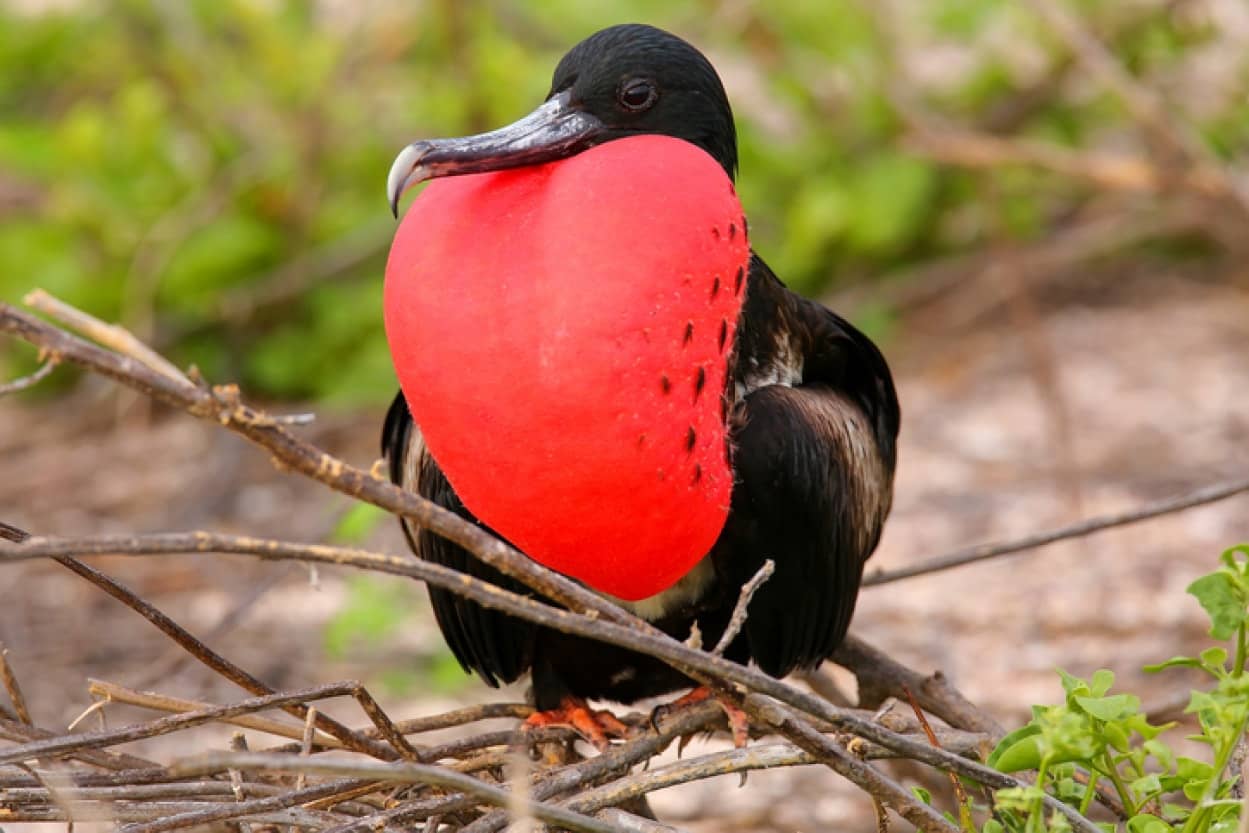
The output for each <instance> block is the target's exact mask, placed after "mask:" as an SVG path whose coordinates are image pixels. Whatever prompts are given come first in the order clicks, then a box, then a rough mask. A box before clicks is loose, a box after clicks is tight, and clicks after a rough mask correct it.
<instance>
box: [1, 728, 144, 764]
mask: <svg viewBox="0 0 1249 833" xmlns="http://www.w3.org/2000/svg"><path fill="white" fill-rule="evenodd" d="M57 737H60V735H57V734H55V733H54V732H49V731H48V730H47V729H40V728H39V727H38V726H27V725H26V724H24V723H18V722H17V721H10V720H4V719H2V718H0V739H4V740H11V741H14V742H16V743H23V744H24V743H32V742H35V741H41V740H49V739H52V738H57ZM72 757H73V758H76V759H77V760H80V761H82V762H83V763H86V764H90V765H91V766H98V767H101V768H103V769H111V770H114V771H115V772H119V773H127V774H129V773H133V772H135V771H143V772H152V771H155V770H156V769H158V768H159V766H160V765H159V764H157V763H156V762H154V761H149V760H147V759H146V758H140V757H138V756H137V755H129V754H126V753H124V752H96V751H92V750H85V751H81V752H76V753H75V754H74V755H73V756H72Z"/></svg>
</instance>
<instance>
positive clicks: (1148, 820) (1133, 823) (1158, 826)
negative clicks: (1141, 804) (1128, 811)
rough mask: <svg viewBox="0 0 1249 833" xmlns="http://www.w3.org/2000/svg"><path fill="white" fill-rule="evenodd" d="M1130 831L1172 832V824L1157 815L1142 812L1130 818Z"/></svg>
mask: <svg viewBox="0 0 1249 833" xmlns="http://www.w3.org/2000/svg"><path fill="white" fill-rule="evenodd" d="M1128 831H1129V833H1171V825H1169V824H1167V823H1166V822H1165V821H1163V820H1162V819H1160V818H1158V817H1157V816H1154V815H1150V814H1149V813H1141V814H1140V815H1136V816H1132V818H1130V819H1128Z"/></svg>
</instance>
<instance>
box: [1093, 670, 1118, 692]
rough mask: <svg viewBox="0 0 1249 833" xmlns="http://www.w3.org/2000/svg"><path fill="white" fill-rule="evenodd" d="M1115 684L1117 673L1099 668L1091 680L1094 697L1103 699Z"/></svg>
mask: <svg viewBox="0 0 1249 833" xmlns="http://www.w3.org/2000/svg"><path fill="white" fill-rule="evenodd" d="M1114 684H1115V672H1113V671H1111V670H1109V669H1107V668H1099V669H1097V670H1096V671H1094V672H1093V676H1092V677H1090V678H1089V688H1091V689H1092V690H1093V696H1094V697H1101V696H1102V695H1104V694H1105V693H1106V692H1107V691H1110V687H1111V686H1113V685H1114Z"/></svg>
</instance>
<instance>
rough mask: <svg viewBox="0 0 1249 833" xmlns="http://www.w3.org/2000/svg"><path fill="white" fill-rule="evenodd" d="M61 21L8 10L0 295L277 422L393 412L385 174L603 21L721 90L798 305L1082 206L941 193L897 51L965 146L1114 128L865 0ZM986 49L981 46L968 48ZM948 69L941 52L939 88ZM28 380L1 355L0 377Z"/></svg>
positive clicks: (995, 44)
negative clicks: (317, 407)
mask: <svg viewBox="0 0 1249 833" xmlns="http://www.w3.org/2000/svg"><path fill="white" fill-rule="evenodd" d="M51 5H52V6H53V8H55V7H56V6H58V5H60V4H51ZM1080 8H1081V13H1082V14H1084V15H1085V17H1086V19H1087V21H1088V22H1089V25H1090V26H1091V27H1092V28H1093V29H1094V30H1096V31H1098V32H1099V33H1107V36H1108V39H1109V40H1110V43H1111V46H1112V48H1113V49H1114V50H1115V51H1116V53H1117V54H1119V55H1120V57H1121V58H1122V59H1123V60H1124V61H1125V62H1126V64H1127V66H1128V67H1129V68H1130V70H1131V71H1133V72H1135V73H1138V74H1141V75H1145V74H1147V73H1150V72H1153V71H1157V70H1160V69H1161V70H1165V69H1167V68H1169V67H1173V66H1175V65H1176V64H1178V63H1179V62H1182V61H1184V60H1186V59H1187V58H1188V57H1189V56H1191V55H1192V54H1194V53H1195V51H1196V50H1200V49H1201V48H1202V47H1203V45H1204V44H1206V43H1207V42H1208V41H1209V40H1210V38H1211V37H1213V36H1214V34H1215V33H1214V32H1212V31H1211V28H1210V27H1209V26H1208V25H1205V24H1202V23H1201V22H1200V21H1199V20H1197V16H1191V15H1188V16H1184V15H1178V16H1177V15H1173V14H1171V13H1169V12H1168V11H1167V10H1166V9H1165V8H1162V7H1159V9H1158V10H1156V11H1155V10H1151V9H1146V8H1142V9H1135V7H1134V9H1133V10H1132V11H1131V12H1130V13H1128V12H1119V11H1116V7H1115V4H1094V3H1087V4H1082V5H1081V6H1080ZM69 9H70V10H69V11H48V12H41V13H36V12H29V11H18V10H16V9H14V8H10V7H9V6H7V5H3V4H0V114H2V115H0V262H3V264H4V267H5V268H4V269H2V270H0V299H3V300H5V301H14V300H18V299H20V298H21V297H22V295H24V294H25V292H26V291H28V290H29V289H31V288H33V287H35V286H41V287H44V288H46V289H48V290H50V291H52V292H54V293H56V294H58V295H61V296H63V297H65V298H66V300H68V301H70V302H71V303H74V304H77V305H79V306H82V307H84V308H86V309H87V310H89V311H91V312H93V313H95V314H97V315H100V316H102V317H104V318H106V319H110V320H120V321H122V322H123V323H124V324H126V325H127V326H129V327H130V328H132V329H134V330H136V331H137V332H138V334H139V335H140V336H142V337H145V338H150V339H154V340H155V341H156V342H157V344H158V346H160V347H161V348H162V349H165V350H167V351H170V352H171V353H172V355H173V357H174V358H175V359H176V360H178V361H180V362H182V363H192V362H193V363H196V364H198V365H199V366H200V367H201V368H202V369H204V371H205V372H206V373H208V374H209V375H210V377H216V378H218V379H220V378H222V377H229V378H238V379H240V380H241V381H242V382H243V383H244V384H245V385H246V386H247V387H248V388H250V389H251V390H253V391H254V392H258V393H263V394H267V395H269V396H274V397H288V398H312V399H319V400H325V401H329V402H332V403H344V404H358V403H364V402H368V403H374V404H382V403H384V402H385V401H386V400H387V399H388V398H389V396H390V395H391V392H392V391H393V388H394V380H393V376H392V373H391V370H390V365H389V361H388V359H387V354H386V349H385V342H384V338H383V334H382V329H381V316H380V305H381V298H380V290H381V273H382V268H383V263H384V258H385V250H386V246H387V243H388V238H389V235H390V230H391V229H392V228H393V222H392V221H391V219H390V217H389V216H388V213H387V208H386V205H385V200H384V199H383V198H382V183H383V181H384V179H385V176H386V171H387V169H388V167H389V163H390V161H391V159H392V158H393V156H394V154H395V153H396V152H397V151H398V149H399V148H401V147H402V146H403V145H404V144H406V143H407V142H408V141H411V140H412V139H415V138H418V137H422V136H433V135H453V134H462V133H465V132H471V131H477V130H483V129H487V128H490V127H493V126H497V125H499V124H502V123H504V122H507V121H510V120H512V119H514V118H516V117H517V116H519V115H521V114H523V113H524V112H526V111H527V110H528V109H529V108H530V107H532V106H533V105H534V104H535V103H536V102H538V101H539V100H540V99H541V98H542V96H543V95H544V94H545V92H546V87H547V84H548V82H549V78H550V71H551V69H552V67H553V65H554V63H555V61H556V60H557V59H558V57H559V56H560V54H561V53H562V52H563V51H564V50H565V49H566V48H567V47H568V46H570V45H571V44H572V43H574V42H575V41H576V40H578V39H579V38H581V37H583V36H585V35H586V34H588V33H590V32H591V31H593V30H595V29H597V28H600V27H602V26H605V25H608V24H611V23H616V22H621V21H627V20H643V21H647V22H651V23H654V24H656V25H659V26H663V27H666V28H669V29H672V30H675V31H677V32H680V33H681V34H683V35H685V36H687V37H689V38H690V39H692V40H693V41H695V42H696V43H698V44H699V45H700V46H701V47H703V48H704V49H705V50H706V51H707V52H708V53H709V54H710V55H711V57H712V59H713V60H714V61H715V63H716V64H717V66H718V67H719V68H720V69H721V70H722V73H723V75H724V77H725V79H726V81H727V84H728V87H729V89H730V92H731V94H732V97H733V100H734V104H735V107H736V114H737V120H738V124H739V131H740V150H741V183H740V185H741V187H740V193H741V194H742V196H743V199H744V202H745V204H746V207H747V211H748V212H749V213H750V216H751V219H752V224H751V226H752V231H753V241H754V243H755V244H756V247H757V249H758V250H759V251H760V253H761V254H762V255H763V256H764V257H765V258H766V259H768V261H769V262H770V263H771V264H772V265H773V266H774V267H775V268H776V269H777V271H778V273H779V274H780V275H782V276H783V277H784V278H785V279H786V280H787V281H788V282H789V283H790V284H792V285H794V286H795V287H796V288H798V289H799V290H801V291H804V292H808V293H816V292H820V291H821V290H824V289H826V288H828V287H830V286H833V285H835V284H844V283H847V282H851V281H864V280H874V279H876V278H878V277H879V276H881V275H884V274H886V273H888V272H890V271H893V270H896V269H900V268H905V267H907V266H910V265H913V264H916V263H918V262H920V261H923V260H925V259H928V258H932V257H936V256H940V255H943V254H947V253H956V252H959V251H963V250H966V249H969V248H975V247H980V246H985V245H997V244H999V243H1002V242H1009V241H1011V240H1016V239H1024V238H1031V237H1036V236H1039V235H1042V234H1044V233H1045V232H1046V230H1047V229H1050V228H1052V227H1054V226H1055V225H1056V224H1058V223H1061V222H1063V218H1064V217H1069V216H1070V215H1072V214H1073V213H1075V212H1076V211H1078V209H1079V208H1080V206H1081V205H1082V203H1083V202H1084V201H1085V200H1086V199H1087V196H1088V194H1087V190H1086V188H1085V187H1084V186H1083V185H1081V184H1079V183H1075V182H1071V181H1065V180H1059V179H1056V178H1054V177H1051V176H1045V175H1038V174H1037V173H1036V172H1034V171H1030V170H1025V169H1018V168H1005V169H995V170H992V171H986V172H983V173H970V172H954V171H952V170H951V169H949V168H946V167H943V166H941V165H939V164H938V163H936V162H934V161H931V160H928V159H925V158H922V157H919V156H915V155H913V154H912V153H911V152H910V151H909V150H908V149H907V148H906V146H905V144H904V142H903V141H902V139H903V138H904V137H905V135H906V133H907V128H906V127H905V126H904V125H903V122H902V120H901V119H900V118H899V116H898V114H897V113H896V112H895V110H894V106H893V103H892V100H891V97H890V94H889V84H890V83H893V80H894V79H895V78H896V77H897V75H896V72H897V64H898V62H899V61H898V57H897V56H896V55H895V53H896V52H897V51H898V50H899V48H901V47H905V48H907V49H912V50H915V51H916V52H917V53H920V54H921V56H922V57H923V60H924V61H926V62H927V63H923V62H921V63H922V65H924V66H928V65H932V66H936V67H938V70H939V71H937V72H934V73H931V77H929V76H930V74H929V73H925V72H921V73H918V74H917V75H915V77H913V78H911V80H910V82H909V83H910V84H911V86H912V87H913V88H912V89H910V90H909V91H908V92H909V94H911V95H913V96H914V98H915V99H916V100H918V101H922V102H923V103H924V104H925V105H927V106H929V107H930V108H931V109H933V110H934V111H935V112H938V113H940V114H941V117H942V118H944V119H948V120H950V121H951V122H953V123H955V124H958V123H960V122H962V123H967V124H973V125H975V124H979V123H981V122H982V121H983V120H984V119H985V118H986V114H990V115H991V114H993V113H996V112H998V111H999V110H1002V109H1003V108H1006V109H1010V108H1011V107H1012V106H1014V105H1015V104H1016V103H1017V102H1019V101H1021V100H1022V101H1032V102H1033V103H1032V105H1031V106H1030V107H1029V108H1027V109H1025V110H1022V111H1020V115H1019V116H1018V117H1017V119H1016V122H1015V123H1014V124H1012V126H1011V128H1010V130H1011V132H1015V133H1018V134H1021V135H1024V136H1027V137H1032V138H1041V139H1045V140H1048V141H1055V142H1059V143H1062V144H1069V145H1075V146H1080V145H1087V144H1089V143H1091V142H1093V141H1097V140H1100V139H1101V138H1102V137H1106V136H1110V137H1115V136H1119V135H1121V134H1123V133H1124V131H1125V126H1129V125H1131V119H1130V117H1128V116H1127V115H1126V114H1125V113H1124V112H1123V108H1122V107H1121V106H1119V105H1118V104H1117V103H1116V102H1115V101H1114V99H1113V98H1112V97H1111V96H1109V95H1106V94H1104V93H1103V92H1101V91H1099V90H1096V89H1088V88H1087V85H1078V86H1079V87H1080V89H1079V92H1078V94H1074V95H1073V94H1069V91H1068V88H1069V87H1071V86H1072V85H1069V84H1056V85H1054V86H1053V89H1052V90H1051V91H1050V93H1049V94H1048V97H1040V98H1036V97H1035V96H1033V97H1032V98H1030V97H1029V96H1030V95H1031V93H1030V90H1031V87H1030V85H1032V84H1034V83H1035V81H1036V79H1035V77H1034V75H1035V73H1033V74H1031V75H1030V74H1029V72H1027V71H1025V69H1026V65H1027V62H1024V63H1022V64H1021V62H1020V61H1018V60H1015V56H1014V55H1013V52H1014V51H1016V50H1013V49H1012V48H1010V45H1012V44H1019V45H1023V46H1024V47H1026V48H1024V49H1022V50H1019V51H1022V52H1026V53H1027V54H1028V55H1029V56H1031V57H1030V58H1029V61H1031V63H1032V65H1050V66H1053V67H1061V66H1062V65H1063V64H1064V62H1065V61H1067V58H1066V56H1065V53H1064V50H1063V48H1062V46H1061V45H1060V44H1059V43H1058V42H1057V39H1056V38H1054V37H1053V35H1052V33H1050V32H1049V30H1048V29H1047V28H1046V27H1045V26H1044V25H1043V24H1041V23H1040V22H1039V21H1038V20H1037V19H1036V18H1035V16H1034V15H1032V14H1031V13H1029V12H1028V11H1027V10H1026V9H1025V8H1023V7H1021V6H1020V5H1019V4H1017V3H1012V2H1009V1H1008V0H974V2H968V0H930V2H927V3H925V4H921V7H917V9H918V10H917V11H916V13H914V14H912V13H908V14H906V15H904V16H902V17H901V18H900V19H899V21H898V22H899V24H900V26H901V27H902V28H903V29H904V30H905V31H903V32H902V33H901V35H900V36H899V38H898V41H899V42H892V41H891V40H890V38H893V35H890V36H889V37H886V36H885V34H884V33H883V31H882V29H881V27H880V21H879V19H878V17H877V15H876V13H874V12H873V10H872V9H871V7H870V4H865V3H847V2H831V3H808V2H802V0H777V2H775V3H769V4H766V5H758V4H756V5H755V6H751V5H750V4H745V5H743V6H741V7H740V8H738V9H736V10H735V11H734V12H733V13H732V14H724V15H719V14H716V15H710V14H706V13H705V11H704V10H702V9H701V8H699V7H696V6H689V5H681V4H672V3H660V2H657V0H595V2H589V3H587V2H580V0H553V2H550V3H542V4H525V3H519V2H516V0H455V1H454V2H447V1H446V0H438V1H436V2H428V3H401V2H395V3H376V4H369V6H368V9H369V11H368V12H367V13H365V12H362V11H359V10H357V9H356V7H355V6H353V5H352V4H314V3H304V2H286V3H255V2H250V0H188V2H185V3H153V2H150V0H101V2H99V3H77V4H70V5H69ZM1125 21H1126V22H1125ZM986 35H991V36H992V37H991V38H990V39H989V40H988V41H985V42H986V43H988V44H989V46H987V47H985V48H980V47H976V48H974V49H973V48H971V47H970V46H969V45H970V44H977V43H980V42H982V41H984V38H985V36H986ZM1003 44H1005V45H1006V46H1003ZM941 54H951V55H956V57H955V59H954V60H953V61H951V62H947V63H948V64H949V66H945V65H944V64H942V63H941V62H938V63H935V64H934V63H932V58H933V56H939V55H941ZM1021 66H1023V67H1025V69H1021ZM943 67H944V68H943ZM1190 74H1191V73H1190ZM1233 98H1234V103H1232V104H1229V105H1227V106H1225V107H1207V108H1205V109H1204V110H1203V112H1202V114H1201V116H1200V118H1198V119H1197V120H1196V123H1195V124H1194V128H1195V129H1196V130H1197V131H1198V132H1199V133H1200V135H1202V136H1204V137H1206V138H1207V140H1208V141H1209V142H1210V145H1211V147H1212V149H1213V150H1214V151H1215V152H1216V153H1218V154H1222V155H1230V154H1232V153H1233V152H1236V151H1237V150H1238V149H1243V147H1244V146H1245V142H1246V141H1247V140H1249V103H1247V102H1249V99H1246V98H1245V97H1243V96H1240V97H1233ZM875 316H876V319H877V321H883V320H888V310H884V311H881V312H878V313H876V314H875ZM19 356H20V360H19V358H18V357H19ZM32 361H33V357H32V356H30V355H29V354H28V353H27V352H25V351H13V350H12V348H11V347H10V346H9V345H7V344H5V345H0V374H5V375H12V374H13V373H16V372H18V371H20V370H24V369H28V367H29V365H30V363H31V362H32ZM58 378H65V377H64V374H58Z"/></svg>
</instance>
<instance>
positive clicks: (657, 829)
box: [429, 807, 681, 833]
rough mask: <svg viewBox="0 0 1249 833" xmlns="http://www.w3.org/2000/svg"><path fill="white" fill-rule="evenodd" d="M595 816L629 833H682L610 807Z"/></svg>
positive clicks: (661, 823) (431, 829)
mask: <svg viewBox="0 0 1249 833" xmlns="http://www.w3.org/2000/svg"><path fill="white" fill-rule="evenodd" d="M594 815H595V816H597V817H598V818H600V819H602V820H603V821H605V822H609V823H611V824H614V825H616V826H617V827H619V828H621V829H622V830H625V831H628V833H681V831H680V830H678V829H677V828H675V827H673V826H672V825H670V824H664V823H663V822H659V821H653V820H652V819H648V818H643V817H642V816H637V815H634V814H633V813H629V812H626V811H624V810H621V809H620V808H619V807H608V808H607V809H606V810H600V811H598V812H597V813H595V814H594ZM429 833H433V828H430V829H429Z"/></svg>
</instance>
